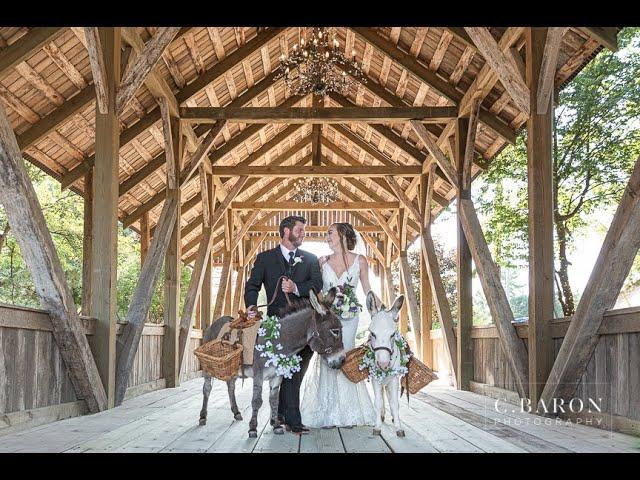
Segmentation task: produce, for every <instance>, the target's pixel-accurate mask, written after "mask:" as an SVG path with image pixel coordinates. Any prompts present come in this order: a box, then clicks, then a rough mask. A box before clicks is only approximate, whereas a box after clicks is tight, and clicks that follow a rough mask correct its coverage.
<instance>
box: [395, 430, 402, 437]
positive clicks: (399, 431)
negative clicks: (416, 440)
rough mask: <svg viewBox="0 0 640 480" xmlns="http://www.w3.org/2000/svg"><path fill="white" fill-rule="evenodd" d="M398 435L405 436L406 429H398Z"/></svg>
mask: <svg viewBox="0 0 640 480" xmlns="http://www.w3.org/2000/svg"><path fill="white" fill-rule="evenodd" d="M396 435H397V436H399V437H403V438H404V430H398V431H397V432H396Z"/></svg>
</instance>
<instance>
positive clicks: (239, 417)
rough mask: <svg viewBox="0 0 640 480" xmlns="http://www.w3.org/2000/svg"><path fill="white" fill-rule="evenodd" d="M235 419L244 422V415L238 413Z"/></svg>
mask: <svg viewBox="0 0 640 480" xmlns="http://www.w3.org/2000/svg"><path fill="white" fill-rule="evenodd" d="M233 418H234V419H235V420H242V414H241V413H240V412H238V413H236V414H235V415H234V416H233Z"/></svg>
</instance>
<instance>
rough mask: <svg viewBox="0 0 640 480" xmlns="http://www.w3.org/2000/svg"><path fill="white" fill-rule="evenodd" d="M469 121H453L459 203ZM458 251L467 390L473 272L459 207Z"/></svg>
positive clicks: (465, 186) (460, 347)
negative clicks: (454, 123) (454, 126)
mask: <svg viewBox="0 0 640 480" xmlns="http://www.w3.org/2000/svg"><path fill="white" fill-rule="evenodd" d="M469 123H470V122H469V119H468V118H458V119H457V120H456V129H455V140H454V142H455V143H454V146H453V147H454V148H453V157H454V161H455V163H456V166H457V168H456V169H457V172H458V191H457V195H456V201H457V203H458V205H460V204H461V202H462V200H463V199H465V198H471V182H470V180H471V177H469V178H468V183H464V180H463V177H464V161H465V158H464V157H465V152H466V147H467V146H466V142H467V138H468V136H469V135H468V134H469ZM457 217H458V219H457V220H458V221H457V228H456V230H457V240H458V241H457V247H458V248H457V249H456V273H457V275H456V280H457V281H456V286H457V288H456V294H457V296H458V324H457V328H456V331H457V334H456V341H457V353H458V361H457V366H458V370H457V371H456V379H457V385H458V388H459V389H461V390H469V388H470V384H469V382H471V380H473V341H472V340H471V328H472V327H473V285H472V283H473V269H472V261H471V251H470V250H469V242H468V240H467V237H466V235H465V231H464V229H463V228H462V220H461V218H460V208H458V213H457Z"/></svg>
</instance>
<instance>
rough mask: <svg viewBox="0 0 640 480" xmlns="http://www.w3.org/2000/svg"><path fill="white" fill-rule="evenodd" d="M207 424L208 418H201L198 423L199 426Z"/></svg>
mask: <svg viewBox="0 0 640 480" xmlns="http://www.w3.org/2000/svg"><path fill="white" fill-rule="evenodd" d="M206 424H207V419H206V418H201V419H200V421H199V422H198V425H200V426H203V425H206Z"/></svg>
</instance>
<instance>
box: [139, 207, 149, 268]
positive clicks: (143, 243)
mask: <svg viewBox="0 0 640 480" xmlns="http://www.w3.org/2000/svg"><path fill="white" fill-rule="evenodd" d="M150 243H151V225H149V212H145V214H144V215H142V218H141V219H140V265H143V264H144V259H145V258H147V253H149V245H150Z"/></svg>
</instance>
